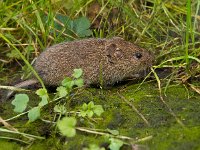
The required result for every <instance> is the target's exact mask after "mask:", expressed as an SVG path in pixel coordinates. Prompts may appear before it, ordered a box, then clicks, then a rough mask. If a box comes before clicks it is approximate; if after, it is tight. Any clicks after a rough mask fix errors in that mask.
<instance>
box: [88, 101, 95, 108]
mask: <svg viewBox="0 0 200 150" xmlns="http://www.w3.org/2000/svg"><path fill="white" fill-rule="evenodd" d="M93 108H94V102H93V101H91V102H89V103H88V109H93Z"/></svg>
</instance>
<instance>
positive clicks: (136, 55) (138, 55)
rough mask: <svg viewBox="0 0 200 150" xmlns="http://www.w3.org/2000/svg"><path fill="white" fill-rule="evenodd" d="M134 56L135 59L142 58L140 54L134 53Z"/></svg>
mask: <svg viewBox="0 0 200 150" xmlns="http://www.w3.org/2000/svg"><path fill="white" fill-rule="evenodd" d="M134 56H135V57H136V58H137V59H140V58H142V54H141V53H140V52H136V53H135V54H134Z"/></svg>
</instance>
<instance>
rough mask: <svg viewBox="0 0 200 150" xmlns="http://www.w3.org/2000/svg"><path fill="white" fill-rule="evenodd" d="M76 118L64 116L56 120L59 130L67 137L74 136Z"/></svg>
mask: <svg viewBox="0 0 200 150" xmlns="http://www.w3.org/2000/svg"><path fill="white" fill-rule="evenodd" d="M75 125H76V119H75V118H74V117H65V118H63V119H62V120H60V121H58V122H57V126H58V129H59V130H60V132H61V133H62V134H63V135H65V136H67V137H74V136H75V135H76V129H75Z"/></svg>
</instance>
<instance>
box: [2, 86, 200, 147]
mask: <svg viewBox="0 0 200 150" xmlns="http://www.w3.org/2000/svg"><path fill="white" fill-rule="evenodd" d="M137 87H138V84H133V85H129V86H126V87H125V86H122V87H115V88H112V89H109V90H101V89H86V90H85V91H84V92H80V93H81V94H78V95H77V96H75V97H74V98H73V99H72V100H71V102H70V108H71V110H76V109H77V108H78V107H80V106H81V105H82V104H83V103H84V102H86V103H88V102H89V101H94V103H95V104H100V105H102V106H103V108H104V109H105V112H104V113H103V115H102V118H100V119H96V122H92V121H91V122H90V123H88V121H86V120H82V121H79V123H78V126H82V127H84V126H85V127H88V128H96V129H107V128H109V129H113V130H118V131H119V132H120V134H121V135H125V136H129V137H132V138H135V139H137V138H144V137H147V136H152V138H151V139H149V140H146V141H144V142H141V143H137V144H139V145H142V147H143V148H145V149H148V148H149V149H158V150H160V149H161V150H162V149H169V150H173V149H176V150H184V149H185V150H186V149H195V150H196V149H200V126H199V124H200V114H199V110H200V101H199V96H198V95H197V94H196V93H194V92H189V93H188V91H187V90H186V88H185V87H184V86H182V85H173V86H169V87H168V88H167V90H166V93H165V96H164V95H163V98H164V100H165V102H166V103H167V104H168V106H169V107H170V108H171V109H172V111H173V112H174V113H175V114H176V116H177V117H178V118H179V119H180V120H181V121H182V123H183V124H184V126H185V127H182V126H181V125H180V124H179V123H178V122H177V121H176V119H175V117H173V116H172V115H171V113H170V111H169V110H168V108H167V107H166V105H165V104H163V102H162V101H161V99H160V96H159V91H158V88H157V87H156V83H154V82H151V83H145V84H143V85H142V86H141V87H140V89H139V90H137V91H136V89H137ZM163 90H164V89H163ZM119 95H123V97H125V98H126V100H128V101H130V102H131V104H132V105H134V106H135V107H136V108H137V110H138V111H139V112H140V113H141V114H142V115H143V116H144V117H145V118H146V120H147V121H148V122H149V124H150V125H149V126H148V125H147V124H146V123H145V122H144V121H143V119H142V118H141V117H140V116H139V115H138V114H137V113H136V112H135V111H134V110H133V109H132V108H131V106H130V105H128V104H127V102H125V101H124V100H123V99H122V98H120V97H119ZM32 101H34V98H33V99H32ZM33 103H34V102H33ZM3 106H4V110H3V111H1V116H3V118H4V119H5V118H9V117H11V116H13V115H14V113H13V111H12V106H11V104H10V101H9V102H5V103H3ZM43 114H45V115H43V116H45V117H44V118H48V119H50V118H52V116H51V115H52V109H50V108H45V109H44V112H43ZM10 123H11V124H12V125H13V126H14V127H16V128H17V129H18V130H19V131H21V132H25V133H29V134H34V135H38V136H42V137H45V138H46V139H45V140H35V141H34V142H33V143H32V144H31V145H29V149H32V150H35V149H82V148H83V147H85V146H88V145H89V144H94V143H95V144H98V145H100V146H107V145H108V143H107V141H106V138H105V137H104V136H98V135H95V134H88V133H84V132H80V131H78V132H77V135H76V136H75V137H74V138H69V139H66V138H64V137H61V136H60V135H58V134H56V133H55V132H54V131H55V128H54V127H52V125H51V124H48V123H44V122H42V121H41V120H38V121H36V122H34V123H31V124H29V123H27V117H25V116H22V117H20V118H19V119H17V120H15V121H11V122H10ZM25 123H27V124H25ZM24 124H25V125H24ZM7 136H9V135H8V134H7ZM10 136H13V135H10ZM64 141H65V142H64ZM66 141H67V142H66ZM0 145H5V147H6V149H17V148H19V149H20V147H27V145H26V144H21V143H19V142H12V141H11V140H10V141H6V140H5V141H4V140H1V141H0ZM14 147H15V148H14ZM0 149H5V148H4V147H3V146H1V147H0ZM122 149H131V148H130V147H129V146H124V147H123V148H122Z"/></svg>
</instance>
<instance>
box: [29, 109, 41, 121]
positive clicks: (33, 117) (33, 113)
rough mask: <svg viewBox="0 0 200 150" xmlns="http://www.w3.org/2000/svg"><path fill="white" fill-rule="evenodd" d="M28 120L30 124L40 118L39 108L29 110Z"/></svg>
mask: <svg viewBox="0 0 200 150" xmlns="http://www.w3.org/2000/svg"><path fill="white" fill-rule="evenodd" d="M28 118H29V121H30V122H33V121H35V120H37V119H38V118H40V107H33V108H32V109H31V110H29V112H28Z"/></svg>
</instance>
